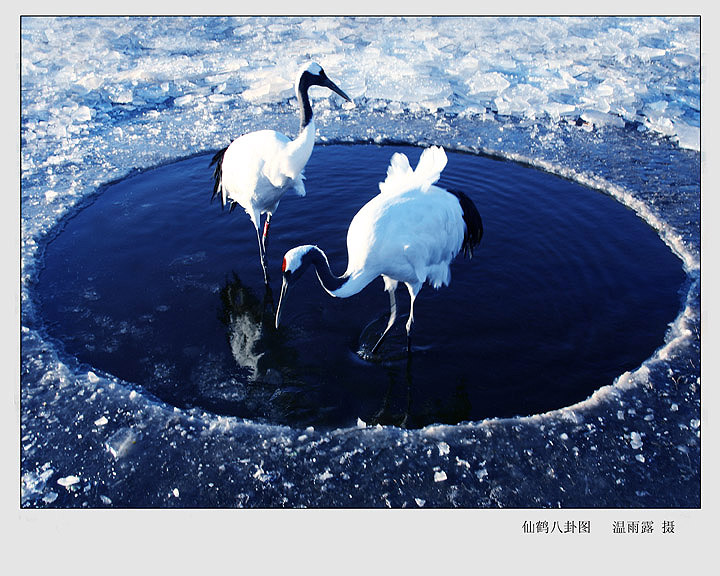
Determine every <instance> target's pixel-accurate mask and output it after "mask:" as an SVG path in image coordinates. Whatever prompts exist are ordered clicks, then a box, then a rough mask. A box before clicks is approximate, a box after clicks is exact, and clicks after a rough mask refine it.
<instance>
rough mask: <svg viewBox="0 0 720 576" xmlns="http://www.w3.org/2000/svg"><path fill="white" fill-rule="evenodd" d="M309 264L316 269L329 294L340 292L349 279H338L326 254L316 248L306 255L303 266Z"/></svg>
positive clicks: (342, 277) (343, 277)
mask: <svg viewBox="0 0 720 576" xmlns="http://www.w3.org/2000/svg"><path fill="white" fill-rule="evenodd" d="M307 264H312V265H313V266H314V267H315V272H316V273H317V277H318V280H320V283H321V284H322V285H323V288H325V290H327V291H328V292H331V293H332V292H335V291H336V290H339V289H340V288H341V287H342V286H344V285H345V283H346V282H347V281H348V278H347V277H345V276H340V277H338V276H335V274H333V273H332V271H331V270H330V264H329V263H328V259H327V256H326V255H325V252H323V251H322V250H320V248H318V247H316V246H313V247H312V248H310V250H308V252H307V254H305V257H304V258H303V265H307Z"/></svg>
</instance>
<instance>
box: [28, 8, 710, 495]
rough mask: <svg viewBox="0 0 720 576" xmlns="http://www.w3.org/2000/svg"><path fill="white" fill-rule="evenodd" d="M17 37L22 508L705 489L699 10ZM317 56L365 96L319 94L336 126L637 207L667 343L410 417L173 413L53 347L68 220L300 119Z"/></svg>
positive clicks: (146, 27) (328, 125)
mask: <svg viewBox="0 0 720 576" xmlns="http://www.w3.org/2000/svg"><path fill="white" fill-rule="evenodd" d="M21 51H22V52H21V82H22V92H21V138H22V142H21V188H22V199H21V232H22V247H21V306H22V310H21V340H22V342H21V346H22V350H21V362H22V364H21V432H20V437H21V481H22V505H23V506H26V507H45V506H51V507H80V506H87V507H105V506H118V507H128V506H130V507H136V506H158V507H164V506H190V507H217V506H222V507H227V506H240V507H275V506H277V507H281V506H286V507H291V506H292V507H298V506H307V507H317V506H353V507H358V506H378V507H384V506H392V507H393V508H396V507H413V508H416V507H425V508H429V507H439V506H443V507H450V506H465V507H556V506H562V507H594V506H599V507H616V506H631V507H643V506H653V507H675V506H678V507H695V506H699V504H700V471H699V462H700V427H699V422H700V420H699V418H700V416H699V414H700V411H699V398H700V360H699V356H700V352H699V351H700V334H699V278H700V270H699V261H700V233H699V222H700V218H699V211H700V154H699V150H700V129H699V125H700V64H699V58H700V25H699V19H697V18H689V17H683V18H646V17H643V18H536V19H526V18H499V19H496V18H444V17H443V18H432V19H430V18H411V19H404V21H402V22H397V21H393V19H389V18H371V19H367V18H352V19H351V18H237V19H236V18H195V19H189V18H35V17H24V18H23V19H22V21H21ZM310 58H311V59H314V60H316V61H318V62H320V63H321V64H322V65H323V67H324V68H325V70H326V71H328V74H329V75H330V76H331V77H332V78H333V79H334V80H336V81H337V83H338V84H339V85H341V86H342V87H343V89H344V90H345V91H346V92H347V93H348V95H350V96H351V97H352V99H353V103H352V104H351V103H341V101H340V100H339V99H333V98H331V97H329V95H328V94H326V93H324V92H323V91H320V90H318V91H317V93H314V92H313V93H312V98H313V101H314V110H315V113H316V114H317V115H318V117H319V119H320V120H319V121H318V126H319V139H320V141H324V142H353V141H372V142H378V143H382V142H406V143H410V144H418V145H423V146H427V145H431V144H437V145H442V146H445V147H447V148H450V149H460V150H466V151H475V152H483V153H488V154H493V155H497V156H500V157H504V158H508V159H510V160H516V161H521V162H526V163H529V164H532V165H534V166H537V167H538V168H540V169H543V170H547V171H550V172H553V173H556V174H559V175H561V176H564V177H567V178H571V179H574V180H577V181H579V182H581V183H583V184H587V185H588V186H591V187H593V188H597V189H599V190H601V191H603V192H605V193H607V194H611V195H613V196H614V197H616V198H617V199H618V200H619V201H620V202H622V203H624V204H626V205H627V206H629V207H630V208H631V209H633V210H635V211H636V212H637V213H638V215H639V216H640V217H642V218H643V219H645V220H646V221H647V222H648V223H649V224H651V225H652V226H653V227H654V228H655V229H656V230H657V232H658V234H659V236H660V237H661V238H662V239H663V241H664V242H665V243H666V244H667V245H668V246H669V249H671V250H673V251H674V253H675V254H676V255H677V256H678V258H680V259H681V260H682V262H683V265H684V268H685V272H686V275H687V280H686V283H685V285H684V286H683V298H684V302H683V305H682V307H681V308H680V309H679V310H678V315H677V318H676V319H675V321H674V322H673V324H672V325H671V326H669V329H668V332H667V335H666V344H665V346H663V347H662V348H661V349H659V350H658V351H657V352H656V353H655V355H654V356H653V357H652V358H649V359H648V360H647V361H646V362H645V363H644V364H643V365H642V366H639V367H638V368H637V370H635V371H633V372H631V373H626V374H618V378H617V379H616V381H615V382H614V383H613V382H608V384H607V386H605V387H604V388H602V389H600V390H599V391H598V392H596V393H595V394H594V395H593V396H592V397H591V398H589V399H588V400H587V401H585V402H583V403H580V404H578V405H575V406H572V407H568V408H565V409H562V410H558V411H555V412H552V413H548V414H544V415H537V416H532V417H528V418H517V419H506V420H488V421H483V422H469V423H465V424H462V425H457V426H431V427H427V428H424V429H421V430H413V431H408V430H402V429H398V428H394V427H378V426H366V425H365V423H364V422H362V421H360V420H358V425H357V426H356V427H352V428H348V429H338V430H332V431H316V430H312V429H307V430H295V429H292V428H288V427H281V426H269V425H262V424H258V423H254V422H250V421H243V420H238V419H233V418H228V417H221V416H218V415H215V414H210V413H206V412H203V411H200V410H180V409H178V408H174V407H171V406H168V405H165V404H163V403H161V402H159V401H157V400H156V399H155V398H153V397H151V396H150V395H149V394H147V393H146V392H144V391H143V389H142V388H140V387H139V386H138V385H137V384H136V383H132V382H123V381H120V380H119V379H117V378H115V377H113V376H112V375H105V374H101V373H98V372H96V371H89V370H88V367H87V366H81V365H80V364H79V362H77V360H76V359H74V358H72V357H68V356H67V355H65V354H63V352H62V350H61V348H60V347H58V346H57V345H56V344H55V343H54V342H52V341H50V340H49V338H48V337H47V335H46V330H45V326H44V324H43V318H42V317H40V315H39V314H38V312H37V305H36V297H37V296H36V294H35V293H34V286H35V284H36V281H37V278H38V274H39V271H40V269H41V267H42V265H43V252H44V247H45V246H46V245H47V243H48V242H49V240H51V239H52V237H53V236H54V235H55V234H57V233H59V232H60V229H61V228H62V222H63V219H64V218H65V217H67V216H70V215H72V214H73V213H75V212H76V211H77V210H79V209H81V208H82V206H83V205H84V204H85V203H87V202H89V201H91V200H92V198H93V195H94V194H96V193H97V191H98V188H99V187H100V186H101V185H102V184H104V183H107V182H110V181H113V180H117V179H120V178H123V177H124V176H127V175H128V174H130V173H132V172H134V171H138V170H144V169H148V168H151V167H153V166H156V165H159V164H162V163H167V162H171V161H173V160H176V159H178V158H181V157H184V156H189V155H192V154H196V153H199V152H207V151H211V150H216V149H218V148H220V147H222V146H225V145H227V144H228V143H229V141H230V139H232V138H233V137H235V136H237V135H239V134H241V133H243V132H246V131H248V130H253V129H259V128H264V127H267V126H271V127H273V128H275V129H278V130H281V131H284V132H285V133H288V134H292V133H294V132H295V131H296V128H297V115H296V114H297V113H296V103H295V100H294V96H293V91H292V84H293V80H294V76H295V74H296V72H297V69H298V67H299V65H300V64H301V63H302V62H305V61H306V60H308V59H310ZM91 296H92V295H88V297H91ZM621 415H622V416H621Z"/></svg>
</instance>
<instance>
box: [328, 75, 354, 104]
mask: <svg viewBox="0 0 720 576" xmlns="http://www.w3.org/2000/svg"><path fill="white" fill-rule="evenodd" d="M325 87H326V88H330V90H332V91H333V92H335V94H338V95H339V96H342V97H343V98H345V100H347V101H348V102H352V100H350V96H348V95H347V94H345V92H343V91H342V90H340V88H338V87H337V84H335V82H333V81H332V80H330V78H328V77H327V76H326V77H325Z"/></svg>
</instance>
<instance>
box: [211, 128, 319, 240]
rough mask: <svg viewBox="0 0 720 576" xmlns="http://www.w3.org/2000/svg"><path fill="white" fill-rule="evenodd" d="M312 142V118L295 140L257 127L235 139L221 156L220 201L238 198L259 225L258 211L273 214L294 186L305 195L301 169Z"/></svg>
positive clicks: (307, 158) (313, 136) (238, 201)
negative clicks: (254, 130) (222, 156)
mask: <svg viewBox="0 0 720 576" xmlns="http://www.w3.org/2000/svg"><path fill="white" fill-rule="evenodd" d="M314 144H315V121H314V120H311V121H310V123H309V124H308V125H307V126H305V127H304V128H303V129H302V130H301V131H300V134H299V135H298V137H297V138H295V140H291V139H290V138H288V137H287V136H285V135H284V134H281V133H280V132H276V131H274V130H259V131H257V132H251V133H249V134H245V135H243V136H240V137H239V138H237V139H236V140H234V141H233V142H232V144H230V146H229V147H228V149H227V151H226V152H225V157H224V158H223V166H222V179H221V193H222V197H221V198H222V203H223V205H225V204H227V203H228V202H229V201H233V202H237V203H238V204H240V206H242V207H243V208H244V209H245V212H247V213H248V215H249V216H250V219H251V220H252V222H253V224H254V225H255V228H256V229H259V228H260V224H261V222H260V218H261V215H262V214H270V215H272V214H273V213H274V212H275V211H276V210H277V207H278V204H279V203H280V199H281V198H282V197H283V195H284V194H285V192H287V191H288V190H290V189H291V188H293V189H295V192H296V193H297V194H298V195H299V196H305V185H304V184H303V180H304V176H303V170H304V168H305V165H306V164H307V162H308V160H309V159H310V155H311V154H312V151H313V146H314Z"/></svg>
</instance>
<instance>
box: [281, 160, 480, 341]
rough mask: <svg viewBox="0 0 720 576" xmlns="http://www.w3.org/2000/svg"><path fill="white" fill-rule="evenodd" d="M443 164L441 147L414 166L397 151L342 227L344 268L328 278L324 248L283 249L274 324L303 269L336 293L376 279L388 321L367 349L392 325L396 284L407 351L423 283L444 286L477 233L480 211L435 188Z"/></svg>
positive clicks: (344, 293) (462, 196) (476, 239)
mask: <svg viewBox="0 0 720 576" xmlns="http://www.w3.org/2000/svg"><path fill="white" fill-rule="evenodd" d="M446 163H447V156H446V154H445V151H444V150H443V149H442V148H441V147H437V146H433V147H431V148H428V149H426V150H424V151H423V153H422V155H421V157H420V160H419V162H418V165H417V167H416V169H415V170H413V169H412V168H411V167H410V162H409V161H408V159H407V156H405V155H404V154H399V153H396V154H394V155H393V157H392V159H391V161H390V167H389V168H388V171H387V178H386V179H385V181H384V182H382V183H381V184H380V194H378V195H377V196H375V197H374V198H372V199H371V200H370V201H369V202H368V203H367V204H365V206H363V207H362V208H361V209H360V210H359V211H358V213H357V214H356V215H355V217H354V218H353V219H352V222H351V223H350V227H349V228H348V232H347V250H348V266H347V270H346V271H345V273H344V274H343V275H342V276H335V275H334V274H333V273H332V272H331V270H330V265H329V263H328V260H327V256H326V255H325V253H324V252H323V251H322V250H321V249H320V248H318V247H317V246H312V245H305V246H298V247H296V248H293V249H291V250H289V251H288V252H287V253H286V254H285V258H284V259H283V264H282V272H283V284H282V291H281V294H280V302H279V303H278V308H277V315H276V318H275V325H276V326H279V325H280V312H281V307H282V305H283V303H284V301H285V296H286V294H287V291H288V289H289V288H290V287H291V286H292V285H293V284H294V283H295V282H296V281H297V279H298V278H299V277H300V276H301V275H302V274H303V273H304V272H305V270H307V269H308V268H309V267H310V266H313V267H314V268H315V271H316V273H317V276H318V279H319V280H320V283H321V284H322V286H323V288H325V290H326V291H327V292H328V293H329V294H330V295H331V296H335V297H338V298H347V297H349V296H352V295H353V294H357V293H358V292H360V291H361V290H362V289H363V288H365V286H367V285H368V284H369V283H370V282H372V281H373V280H374V279H375V278H377V277H378V276H382V277H383V280H384V282H385V290H386V291H387V292H388V293H389V295H390V320H389V321H388V325H387V328H385V331H384V332H383V334H382V336H380V339H379V340H378V341H377V343H376V344H375V346H374V347H373V349H372V352H373V353H374V352H375V351H376V350H377V349H378V347H379V346H380V344H381V343H382V341H383V340H384V338H385V336H386V335H387V333H388V331H389V330H390V328H391V327H392V326H393V324H394V323H395V320H396V317H397V313H396V303H395V290H396V289H397V286H398V283H399V282H402V283H404V284H405V285H406V286H407V289H408V292H409V293H410V317H409V319H408V322H407V324H406V326H405V328H406V331H407V338H408V340H407V342H408V351H410V332H411V328H412V324H413V321H414V315H413V312H414V304H415V298H416V297H417V295H418V293H419V292H420V289H421V288H422V286H423V284H424V283H425V282H428V283H429V284H431V285H432V286H433V287H435V288H439V287H440V286H442V285H448V284H449V283H450V263H451V262H452V261H453V259H454V258H455V256H456V255H457V254H458V252H460V251H462V252H463V253H464V254H465V255H466V256H469V257H472V254H473V250H474V249H475V247H476V246H477V245H478V244H479V242H480V239H481V238H482V235H483V224H482V218H481V217H480V214H479V212H478V210H477V208H476V207H475V205H474V204H473V202H472V200H471V199H470V198H469V197H468V196H467V195H465V194H463V193H462V192H457V191H452V190H444V189H443V188H440V187H438V186H435V185H434V184H435V182H437V180H438V178H439V177H440V173H441V172H442V170H443V168H444V167H445V165H446Z"/></svg>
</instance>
